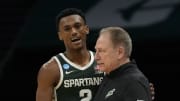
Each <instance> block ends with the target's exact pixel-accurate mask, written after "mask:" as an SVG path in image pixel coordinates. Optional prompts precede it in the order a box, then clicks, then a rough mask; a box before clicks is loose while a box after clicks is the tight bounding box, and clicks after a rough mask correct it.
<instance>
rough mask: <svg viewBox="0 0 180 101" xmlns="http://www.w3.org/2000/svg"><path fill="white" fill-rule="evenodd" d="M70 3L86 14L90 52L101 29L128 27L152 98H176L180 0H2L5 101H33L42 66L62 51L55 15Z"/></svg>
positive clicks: (0, 69) (0, 80)
mask: <svg viewBox="0 0 180 101" xmlns="http://www.w3.org/2000/svg"><path fill="white" fill-rule="evenodd" d="M68 7H76V8H79V9H82V10H83V11H84V12H85V14H86V17H87V24H88V25H89V27H90V29H91V30H90V34H89V35H88V40H87V45H88V48H89V49H90V50H94V45H95V42H96V39H97V36H98V32H99V30H100V28H102V27H105V26H122V27H124V28H125V29H126V30H127V31H128V32H129V33H130V35H131V37H132V39H133V54H132V58H134V59H135V60H136V62H137V64H138V65H139V68H140V69H141V70H142V71H143V72H144V74H145V75H146V76H147V77H148V78H149V80H150V82H152V83H153V84H154V86H155V93H156V95H155V100H154V101H173V100H175V99H178V95H179V94H178V93H177V92H178V91H179V78H178V75H179V73H180V71H179V69H178V68H179V67H180V62H179V60H180V59H179V58H180V54H179V52H180V45H179V43H180V27H179V26H180V12H179V11H180V0H89V1H87V0H1V1H0V92H1V95H0V96H1V101H10V100H12V99H13V100H18V101H24V100H25V101H35V93H36V87H37V82H36V77H37V73H38V70H39V68H40V67H41V65H42V64H43V63H45V62H46V61H48V60H49V59H50V58H51V57H52V56H54V55H56V54H58V53H59V52H63V51H64V45H63V43H62V42H61V41H59V40H58V37H57V32H56V23H55V17H56V15H57V14H58V13H59V12H60V11H61V10H62V9H65V8H68Z"/></svg>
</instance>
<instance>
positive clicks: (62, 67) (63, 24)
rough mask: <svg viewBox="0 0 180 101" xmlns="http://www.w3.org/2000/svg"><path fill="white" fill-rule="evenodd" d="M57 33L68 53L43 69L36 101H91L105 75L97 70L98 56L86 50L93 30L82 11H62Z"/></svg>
mask: <svg viewBox="0 0 180 101" xmlns="http://www.w3.org/2000/svg"><path fill="white" fill-rule="evenodd" d="M57 29H58V36H59V39H60V40H62V41H63V42H64V44H65V48H66V50H65V52H64V53H60V54H58V55H56V56H54V57H52V59H50V60H49V61H48V62H47V63H45V64H44V65H43V66H42V67H41V68H40V71H39V74H38V88H37V93H36V101H52V100H53V99H55V101H91V99H92V97H93V96H94V95H95V92H96V90H97V87H98V85H99V84H100V82H101V81H102V79H103V73H102V72H96V71H95V70H94V69H95V66H96V64H95V61H94V54H93V52H91V51H89V50H87V47H86V35H87V34H88V33H89V27H88V25H87V24H86V19H85V17H84V14H83V13H82V12H81V11H80V10H78V9H66V10H64V11H62V12H61V13H60V14H59V15H58V16H57ZM53 97H54V98H53Z"/></svg>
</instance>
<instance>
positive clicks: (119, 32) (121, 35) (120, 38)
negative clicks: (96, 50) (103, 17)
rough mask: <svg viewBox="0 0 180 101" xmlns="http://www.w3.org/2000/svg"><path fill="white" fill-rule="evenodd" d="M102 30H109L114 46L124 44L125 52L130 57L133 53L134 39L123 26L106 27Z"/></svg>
mask: <svg viewBox="0 0 180 101" xmlns="http://www.w3.org/2000/svg"><path fill="white" fill-rule="evenodd" d="M102 32H109V34H110V37H111V41H112V43H113V45H114V46H117V45H119V44H120V45H122V46H123V47H124V48H125V54H126V55H127V56H128V57H130V56H131V53H132V40H131V37H130V36H129V33H128V32H127V31H125V30H124V29H123V28H121V27H106V28H103V29H101V31H100V35H101V34H102Z"/></svg>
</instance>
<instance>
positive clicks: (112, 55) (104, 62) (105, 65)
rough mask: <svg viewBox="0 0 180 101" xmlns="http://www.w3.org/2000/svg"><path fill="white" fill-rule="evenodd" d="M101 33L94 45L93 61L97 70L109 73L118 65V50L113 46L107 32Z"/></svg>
mask: <svg viewBox="0 0 180 101" xmlns="http://www.w3.org/2000/svg"><path fill="white" fill-rule="evenodd" d="M102 33H103V34H100V36H99V38H98V40H97V42H96V45H95V49H96V54H95V60H96V61H97V69H98V70H100V71H103V72H106V73H110V72H111V71H112V70H114V69H115V68H116V67H117V66H118V64H119V59H118V56H119V50H118V48H116V47H114V46H113V44H112V41H111V39H110V34H109V32H102Z"/></svg>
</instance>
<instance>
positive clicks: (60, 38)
mask: <svg viewBox="0 0 180 101" xmlns="http://www.w3.org/2000/svg"><path fill="white" fill-rule="evenodd" d="M58 37H59V40H63V39H62V35H61V33H60V32H58Z"/></svg>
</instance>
